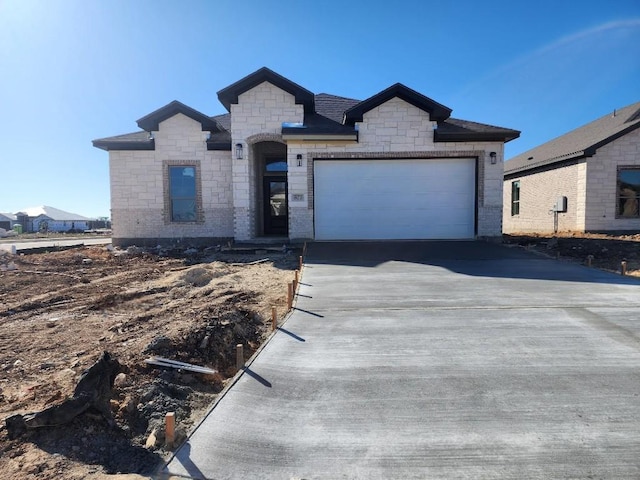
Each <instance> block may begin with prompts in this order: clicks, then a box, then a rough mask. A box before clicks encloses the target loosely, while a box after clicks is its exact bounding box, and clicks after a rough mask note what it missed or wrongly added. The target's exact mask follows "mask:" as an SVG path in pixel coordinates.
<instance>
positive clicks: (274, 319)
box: [271, 307, 278, 332]
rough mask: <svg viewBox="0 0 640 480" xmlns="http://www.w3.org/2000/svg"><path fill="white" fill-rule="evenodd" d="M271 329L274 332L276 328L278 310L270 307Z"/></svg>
mask: <svg viewBox="0 0 640 480" xmlns="http://www.w3.org/2000/svg"><path fill="white" fill-rule="evenodd" d="M271 328H272V329H273V331H274V332H275V331H276V329H277V328H278V309H277V308H276V307H271Z"/></svg>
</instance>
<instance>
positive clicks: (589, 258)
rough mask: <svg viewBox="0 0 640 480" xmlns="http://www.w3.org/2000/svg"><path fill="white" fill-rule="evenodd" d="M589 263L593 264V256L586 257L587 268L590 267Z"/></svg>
mask: <svg viewBox="0 0 640 480" xmlns="http://www.w3.org/2000/svg"><path fill="white" fill-rule="evenodd" d="M591 262H593V255H587V267H590V266H591Z"/></svg>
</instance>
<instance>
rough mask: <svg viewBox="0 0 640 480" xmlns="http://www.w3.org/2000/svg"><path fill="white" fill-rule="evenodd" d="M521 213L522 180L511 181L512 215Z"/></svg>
mask: <svg viewBox="0 0 640 480" xmlns="http://www.w3.org/2000/svg"><path fill="white" fill-rule="evenodd" d="M519 214H520V181H517V182H511V215H519Z"/></svg>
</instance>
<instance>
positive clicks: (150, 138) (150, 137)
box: [147, 132, 153, 140]
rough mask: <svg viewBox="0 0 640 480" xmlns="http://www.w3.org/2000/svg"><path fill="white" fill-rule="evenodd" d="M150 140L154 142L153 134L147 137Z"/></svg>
mask: <svg viewBox="0 0 640 480" xmlns="http://www.w3.org/2000/svg"><path fill="white" fill-rule="evenodd" d="M147 138H148V139H149V140H153V132H149V135H148V137H147Z"/></svg>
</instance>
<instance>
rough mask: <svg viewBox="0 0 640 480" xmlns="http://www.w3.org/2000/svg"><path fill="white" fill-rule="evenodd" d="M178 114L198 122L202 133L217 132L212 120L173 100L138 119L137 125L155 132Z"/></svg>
mask: <svg viewBox="0 0 640 480" xmlns="http://www.w3.org/2000/svg"><path fill="white" fill-rule="evenodd" d="M178 113H181V114H183V115H186V116H187V117H189V118H191V119H192V120H195V121H196V122H200V124H201V125H202V131H207V130H208V131H211V132H213V131H218V129H219V128H218V124H217V123H216V122H215V121H214V120H212V119H211V117H208V116H206V115H205V114H204V113H200V112H199V111H197V110H194V109H193V108H191V107H188V106H187V105H185V104H184V103H182V102H179V101H178V100H174V101H173V102H170V103H168V104H167V105H165V106H164V107H161V108H159V109H158V110H156V111H154V112H151V113H150V114H148V115H145V116H144V117H142V118H141V119H139V120H138V122H137V123H138V126H139V127H140V128H142V129H143V130H146V131H147V132H152V131H156V132H157V131H158V129H159V128H160V127H159V125H160V123H161V122H164V121H165V120H166V119H168V118H171V117H173V116H174V115H177V114H178Z"/></svg>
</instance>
